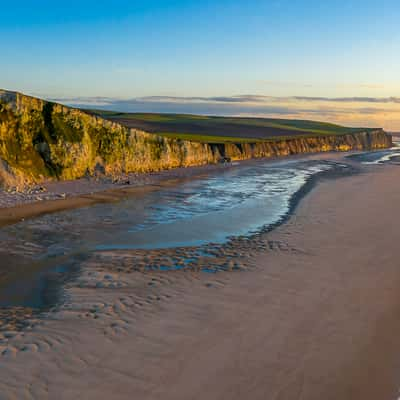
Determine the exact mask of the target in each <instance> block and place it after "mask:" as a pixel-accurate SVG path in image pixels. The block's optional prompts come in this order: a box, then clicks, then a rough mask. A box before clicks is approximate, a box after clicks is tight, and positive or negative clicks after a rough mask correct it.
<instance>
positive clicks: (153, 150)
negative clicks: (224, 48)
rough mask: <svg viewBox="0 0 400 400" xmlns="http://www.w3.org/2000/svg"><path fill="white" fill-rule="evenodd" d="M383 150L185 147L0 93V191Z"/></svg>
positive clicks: (322, 143) (359, 135)
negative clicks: (99, 176) (222, 162)
mask: <svg viewBox="0 0 400 400" xmlns="http://www.w3.org/2000/svg"><path fill="white" fill-rule="evenodd" d="M199 118H203V117H199ZM205 118H206V117H205ZM303 133H304V132H303ZM225 137H226V136H225ZM390 144H391V139H390V136H388V135H387V134H385V132H383V131H382V130H375V131H371V130H363V131H360V130H358V131H354V132H348V133H344V132H343V133H341V134H337V133H336V134H332V135H326V134H320V133H319V134H318V133H313V134H312V135H311V136H310V134H307V135H305V134H303V135H298V136H296V135H295V136H293V137H289V136H287V137H284V138H283V137H279V138H276V137H274V138H273V139H271V138H269V140H266V139H264V140H263V139H261V138H259V139H249V138H247V139H246V138H245V139H243V138H242V139H239V138H237V137H236V141H235V142H233V141H231V140H225V141H222V140H221V141H220V142H219V141H218V140H209V141H208V142H205V141H188V140H183V139H182V138H180V137H171V135H164V136H160V135H156V134H153V133H147V132H144V131H143V130H141V129H135V128H130V127H129V126H124V125H122V124H120V123H116V122H114V121H110V120H105V119H103V118H102V117H100V116H97V115H93V114H90V113H86V112H83V111H81V110H77V109H73V108H69V107H66V106H63V105H60V104H56V103H51V102H47V101H43V100H40V99H37V98H33V97H29V96H25V95H22V94H20V93H14V92H8V91H1V90H0V184H6V185H7V184H18V183H21V182H34V181H36V182H38V181H42V180H45V179H75V178H79V177H82V176H84V175H91V174H94V173H95V172H96V171H97V170H101V171H104V172H105V173H106V174H109V175H118V174H120V173H122V172H125V173H128V172H149V171H157V170H161V169H168V168H175V167H179V166H191V165H201V164H206V163H213V162H218V160H219V159H220V158H221V157H229V158H232V159H246V158H251V157H269V156H275V155H286V154H295V153H302V152H316V151H329V150H350V149H369V148H383V147H388V146H389V145H390Z"/></svg>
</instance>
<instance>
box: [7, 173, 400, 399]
mask: <svg viewBox="0 0 400 400" xmlns="http://www.w3.org/2000/svg"><path fill="white" fill-rule="evenodd" d="M397 168H398V167H396V166H395V165H387V166H382V167H379V169H374V168H365V170H364V171H363V172H362V173H361V174H351V175H349V176H346V177H344V178H342V179H333V180H330V179H329V180H325V181H324V179H321V180H319V181H318V185H309V187H308V189H309V190H308V192H307V195H306V196H305V197H302V201H300V202H298V203H297V204H293V207H295V212H294V213H292V214H291V215H290V216H289V217H288V218H287V219H286V220H285V221H284V223H282V224H281V225H280V226H279V227H277V228H275V229H274V230H273V231H270V232H268V233H262V234H260V235H258V236H257V237H253V238H252V239H251V240H250V241H247V240H245V241H243V242H241V241H237V242H235V243H234V244H233V248H232V249H228V251H230V252H233V253H232V254H233V255H234V257H235V259H237V260H238V262H239V263H240V264H241V268H240V269H242V271H238V272H235V271H232V272H221V273H217V274H206V273H196V272H190V271H187V272H185V271H180V272H173V271H171V272H164V273H163V272H155V271H148V272H140V271H139V270H137V269H136V265H137V264H138V258H137V257H138V252H137V251H122V252H121V251H113V252H103V253H101V254H98V255H97V256H96V257H94V258H93V259H91V260H88V262H87V263H85V264H84V266H83V271H82V276H81V277H80V278H79V279H78V281H77V282H75V283H71V284H69V285H68V288H67V292H68V293H69V295H68V298H67V299H66V300H65V301H66V304H65V305H64V306H62V307H61V308H60V309H59V310H57V311H55V313H56V314H55V315H53V316H52V313H49V315H48V316H47V317H46V318H45V319H44V320H43V321H42V323H40V324H39V325H37V326H34V327H33V328H32V329H31V330H30V331H26V332H24V335H23V336H18V334H16V335H15V336H14V337H10V338H9V339H7V341H6V342H4V341H2V343H0V354H1V358H2V359H3V360H2V364H3V366H4V367H3V373H2V376H1V377H0V390H1V391H2V393H5V395H10V398H12V396H14V397H16V398H21V399H23V398H28V396H25V394H26V390H27V388H28V387H29V388H30V389H29V393H30V396H31V397H29V398H52V397H54V396H55V395H56V393H58V395H59V396H60V397H59V398H60V399H68V400H69V399H72V398H76V396H77V395H78V394H80V396H82V395H84V396H85V398H96V399H103V398H104V399H108V398H110V397H111V396H114V397H113V398H116V399H124V400H125V399H130V398H132V395H135V396H136V397H137V398H141V399H149V400H155V399H163V400H164V399H167V400H168V399H171V400H172V399H174V400H176V399H177V398H182V399H183V398H188V397H190V398H193V399H199V400H200V399H203V398H204V397H207V398H209V399H218V400H219V399H225V398H227V399H228V398H229V399H238V400H239V399H240V400H242V399H243V398H249V397H251V398H253V399H260V400H261V399H265V396H266V395H270V396H271V397H273V398H275V399H279V400H281V399H282V400H286V399H292V398H301V397H303V398H306V399H307V400H314V399H315V400H320V399H321V398H324V399H325V400H328V399H329V400H337V399H339V398H340V399H341V400H347V399H348V400H353V399H356V398H363V399H365V400H376V399H377V398H379V399H381V398H382V399H384V398H395V397H393V396H395V394H396V393H397V388H398V384H397V382H398V381H397V379H398V374H397V372H398V370H400V357H398V355H399V354H400V341H399V340H398V337H399V335H398V334H400V323H399V322H398V319H397V318H396V315H397V311H398V310H399V309H400V301H398V299H399V296H398V294H397V293H398V287H397V283H398V282H400V274H399V272H398V268H397V263H396V258H395V256H396V251H397V244H396V237H398V235H397V234H396V233H395V232H396V229H398V226H397V225H396V223H395V221H393V218H392V215H393V212H392V208H393V206H394V205H396V204H398V201H399V199H400V190H395V188H396V187H392V186H391V185H393V183H395V181H396V177H397V174H398V169H397ZM360 200H362V202H361V203H360ZM382 206H383V208H382ZM377 207H379V213H374V215H371V212H370V210H371V208H372V209H375V208H377ZM377 214H379V215H377ZM383 227H385V229H384V230H382V228H383ZM356 233H357V234H356ZM384 233H386V234H384ZM367 239H368V240H367ZM376 246H378V247H376ZM372 253H373V254H375V258H372V257H371V254H372ZM228 254H229V252H228ZM238 254H243V257H244V260H245V261H246V262H244V261H243V260H242V258H243V257H242V256H239V255H238ZM162 255H163V253H162V252H161V251H155V252H154V257H161V256H162ZM218 257H223V255H222V254H218ZM371 260H372V261H371ZM139 261H140V260H139ZM106 276H110V277H111V280H110V279H109V278H106ZM107 282H109V283H107ZM98 283H103V286H101V285H100V286H99V285H98ZM104 284H105V285H106V286H104ZM111 284H112V285H113V286H111ZM117 284H121V285H122V286H121V287H118V285H117ZM377 288H378V290H377ZM374 293H376V295H375V296H374ZM77 338H79V340H77ZM46 343H47V344H46ZM24 349H25V350H24ZM38 360H40V362H41V365H42V369H41V374H40V375H38V376H36V377H32V378H30V374H29V373H28V371H30V370H31V369H32V368H33V366H34V365H37V362H38ZM100 360H102V361H101V362H99V361H100ZM3 361H4V362H3ZM72 371H74V372H72ZM371 371H373V372H371ZM371 373H373V375H374V380H371V379H368V377H369V376H370V374H371ZM44 377H46V378H45V379H44ZM60 393H61V395H60ZM389 396H392V397H389Z"/></svg>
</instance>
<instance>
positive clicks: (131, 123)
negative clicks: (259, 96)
mask: <svg viewBox="0 0 400 400" xmlns="http://www.w3.org/2000/svg"><path fill="white" fill-rule="evenodd" d="M88 112H90V113H91V114H93V115H97V116H100V117H102V118H104V119H108V120H110V121H114V122H118V123H120V124H122V125H124V126H127V127H130V128H135V129H143V130H145V131H147V132H152V133H155V134H157V135H161V136H165V137H172V138H180V139H183V140H193V141H199V142H205V143H231V142H240V143H255V142H260V141H267V140H282V139H285V138H288V137H297V138H300V137H315V136H324V135H345V134H352V133H357V132H362V131H363V132H365V131H372V130H373V129H368V128H348V127H344V126H340V125H335V124H330V123H326V122H317V121H307V120H290V119H276V118H240V117H216V116H202V115H187V114H184V115H181V114H151V113H149V114H140V113H121V112H113V111H103V110H88Z"/></svg>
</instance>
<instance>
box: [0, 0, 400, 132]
mask: <svg viewBox="0 0 400 400" xmlns="http://www.w3.org/2000/svg"><path fill="white" fill-rule="evenodd" d="M0 12H1V15H0V16H1V24H0V35H1V42H0V51H1V53H0V54H1V55H0V61H1V62H0V87H3V88H6V89H11V90H19V91H23V92H25V93H30V94H34V95H40V96H44V97H52V98H61V99H62V98H70V97H74V98H79V97H85V98H90V97H94V96H101V97H107V98H117V99H121V98H122V99H131V98H144V97H148V96H168V97H171V96H172V97H188V96H189V97H204V98H209V97H213V96H237V95H249V94H251V95H263V96H273V97H292V96H310V97H329V98H337V97H340V98H341V97H363V98H365V97H371V98H377V97H390V96H396V95H398V94H400V93H399V92H400V75H399V73H398V71H399V67H400V30H399V29H398V26H399V25H398V24H399V22H398V21H399V20H400V2H398V1H394V0H381V1H377V0H363V1H361V0H348V1H343V0H342V1H335V0H326V1H320V0H319V1H316V0H302V1H300V0H291V1H289V0H271V1H266V0H264V1H260V0H253V1H243V0H240V1H238V0H237V1H232V0H218V1H208V0H202V1H194V0H192V1H190V0H186V1H185V0H177V1H162V0H159V1H121V0H114V1H102V0H97V1H92V0H89V1H84V0H81V1H76V0H71V1H68V2H54V1H51V2H50V1H46V0H45V1H40V2H38V1H24V0H20V1H18V2H4V4H2V6H1V11H0ZM175 102H176V100H175ZM325 105H326V104H325ZM313 107H316V106H315V105H314V104H313ZM363 108H365V104H363ZM235 110H236V112H238V111H240V110H237V109H235ZM245 111H246V110H245V108H244V112H245ZM266 111H268V110H266ZM266 114H268V112H266ZM399 119H400V118H399ZM399 124H400V122H399ZM399 126H400V125H399Z"/></svg>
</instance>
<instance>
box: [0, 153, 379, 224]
mask: <svg viewBox="0 0 400 400" xmlns="http://www.w3.org/2000/svg"><path fill="white" fill-rule="evenodd" d="M378 151H379V150H378ZM357 153H359V152H357V151H350V152H345V153H343V152H322V153H316V154H315V153H314V154H313V153H311V154H301V155H291V156H282V157H272V158H254V159H250V160H241V161H235V162H234V163H230V164H206V165H201V166H194V167H187V168H175V169H171V170H165V171H160V172H154V173H145V174H131V175H127V177H126V180H127V181H128V182H130V183H129V184H118V183H117V184H115V183H111V182H109V181H103V182H100V181H96V180H95V179H93V178H90V179H85V178H81V179H77V180H73V181H60V182H48V183H47V184H42V185H38V187H41V188H45V191H44V192H38V193H35V194H34V195H33V196H28V197H26V196H24V194H23V193H22V194H18V195H16V194H9V193H7V192H6V191H5V190H0V228H2V227H5V226H8V225H12V224H15V223H17V222H19V221H23V220H25V219H30V218H35V217H38V216H41V215H45V214H49V213H56V212H60V211H67V210H72V209H76V208H82V207H88V206H91V205H94V204H98V203H107V202H117V201H120V200H122V199H124V198H127V197H129V196H132V195H135V194H137V193H141V192H142V193H143V192H148V191H155V190H157V189H158V188H159V187H160V186H169V185H174V184H177V183H180V182H184V181H186V180H189V179H198V178H201V177H202V176H205V175H207V174H209V173H213V172H216V171H221V172H223V171H224V170H227V169H231V168H238V167H240V166H243V165H251V164H257V163H266V162H267V163H269V162H271V163H276V162H290V161H296V160H299V159H304V160H313V159H317V160H318V159H328V160H330V159H331V160H335V159H343V158H344V157H345V156H346V155H349V154H357ZM349 164H351V162H349Z"/></svg>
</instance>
